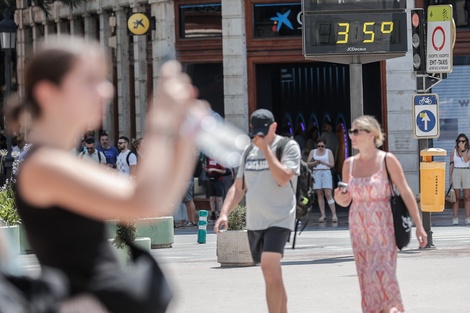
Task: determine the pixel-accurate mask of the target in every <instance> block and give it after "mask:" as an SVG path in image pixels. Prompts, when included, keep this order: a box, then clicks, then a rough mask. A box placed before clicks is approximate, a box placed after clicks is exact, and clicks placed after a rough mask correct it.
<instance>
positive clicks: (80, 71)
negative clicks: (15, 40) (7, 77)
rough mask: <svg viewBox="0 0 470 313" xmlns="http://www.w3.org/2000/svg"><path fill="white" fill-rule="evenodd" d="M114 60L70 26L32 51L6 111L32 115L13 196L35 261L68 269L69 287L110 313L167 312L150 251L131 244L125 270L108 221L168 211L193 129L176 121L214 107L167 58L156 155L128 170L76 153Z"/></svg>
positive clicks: (107, 89)
mask: <svg viewBox="0 0 470 313" xmlns="http://www.w3.org/2000/svg"><path fill="white" fill-rule="evenodd" d="M108 64H109V63H108V62H107V60H106V58H105V54H104V53H103V51H102V50H101V48H100V46H99V44H98V43H96V42H92V41H89V40H87V39H83V38H79V37H68V36H65V35H61V36H60V37H56V36H48V37H47V38H46V39H45V43H44V44H42V45H38V47H37V50H36V52H35V54H33V55H32V56H31V57H30V58H29V61H28V64H27V69H26V72H25V95H24V98H18V101H19V102H18V103H17V105H16V106H15V108H13V109H12V111H11V112H10V114H9V125H13V122H17V123H18V122H19V121H22V120H23V119H21V118H20V117H21V116H22V114H23V113H25V112H26V113H28V114H29V115H31V117H32V125H30V126H31V131H30V133H29V140H30V142H31V143H32V144H33V147H32V148H31V150H30V151H29V153H28V155H27V156H26V158H25V159H24V161H23V163H22V167H21V168H20V170H19V175H18V177H17V185H16V192H15V195H16V203H17V206H18V211H19V214H20V216H21V219H22V225H23V226H24V227H25V228H26V232H27V234H28V238H29V241H30V244H31V246H32V249H33V250H34V252H35V255H36V257H37V259H38V261H39V263H40V264H41V266H49V267H52V268H54V269H57V270H60V271H63V273H64V274H65V275H66V276H67V278H68V282H69V285H70V289H69V291H70V296H72V297H73V296H78V295H92V296H93V297H95V298H96V299H97V300H98V301H99V303H100V304H101V305H104V307H105V308H106V311H110V312H113V313H121V312H122V313H129V312H139V313H144V312H152V313H153V312H164V311H165V310H166V307H167V305H168V302H169V300H170V298H171V293H170V291H169V289H168V286H167V284H166V282H165V278H164V276H163V275H162V274H161V270H160V269H159V268H158V265H157V264H156V263H155V260H154V258H153V257H152V256H151V255H150V254H148V252H145V251H144V250H141V249H138V248H136V247H133V248H132V251H133V252H134V257H135V259H136V261H135V264H134V266H132V267H129V268H128V269H127V270H125V271H124V270H123V269H122V268H121V266H120V264H119V262H118V260H117V259H116V257H115V255H114V253H113V252H112V250H111V246H110V244H109V242H108V240H107V238H108V237H107V231H106V225H105V222H104V221H106V220H111V219H120V220H126V219H132V218H137V217H146V216H156V215H157V216H158V215H163V214H166V213H167V211H168V209H169V208H170V206H171V203H175V202H177V201H180V200H181V197H182V195H183V191H184V189H185V186H186V184H185V182H186V180H187V177H189V176H190V175H191V173H192V171H193V166H194V158H193V154H192V149H193V142H192V141H191V138H192V137H191V136H179V134H180V128H181V125H182V123H183V121H184V120H185V116H186V114H188V110H193V111H197V113H198V114H208V110H207V108H206V106H205V105H204V104H203V103H202V102H200V101H196V100H195V94H196V92H195V89H194V87H193V86H192V85H191V84H190V80H189V78H188V77H187V75H185V74H184V73H182V70H181V66H180V64H179V63H177V62H176V61H170V62H167V63H165V64H164V65H163V67H162V69H161V73H160V74H159V79H158V82H157V88H156V96H155V101H154V102H152V103H151V104H150V105H149V107H150V109H149V112H148V114H147V125H146V129H147V131H146V133H145V138H146V141H145V152H146V155H147V154H148V155H152V156H158V162H155V160H154V159H153V158H150V157H148V158H143V159H142V162H141V164H140V165H139V172H138V175H137V176H136V179H135V180H129V179H127V178H126V177H122V176H121V175H116V174H115V172H113V171H109V170H107V169H106V168H104V167H100V166H98V165H97V164H95V163H92V162H83V161H80V160H78V159H77V158H76V157H74V156H73V155H71V154H70V152H68V151H69V150H70V149H71V148H72V147H71V138H77V137H79V136H80V134H81V133H82V132H83V131H84V130H85V129H86V128H87V127H93V126H94V127H98V126H99V125H100V123H101V121H102V119H103V114H104V112H106V105H107V103H108V102H109V100H110V99H111V97H112V95H113V86H112V84H111V83H110V82H109V80H108V79H107V74H108V73H109V68H108V66H107V65H108ZM170 138H171V140H170ZM64 288H66V287H65V286H64ZM88 311H89V312H93V313H96V312H102V311H104V310H98V309H96V310H92V311H90V310H88Z"/></svg>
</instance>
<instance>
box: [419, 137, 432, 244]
mask: <svg viewBox="0 0 470 313" xmlns="http://www.w3.org/2000/svg"><path fill="white" fill-rule="evenodd" d="M429 141H430V139H419V140H418V146H419V151H421V150H424V149H428V148H430V147H429ZM418 155H419V154H418ZM418 158H419V157H418ZM420 161H421V160H420ZM420 192H421V190H420ZM421 216H422V218H423V228H424V231H425V232H426V234H427V235H428V244H427V245H426V247H425V248H426V249H429V248H435V246H434V243H433V240H432V230H431V212H422V211H421Z"/></svg>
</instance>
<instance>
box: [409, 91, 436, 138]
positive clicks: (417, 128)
mask: <svg viewBox="0 0 470 313" xmlns="http://www.w3.org/2000/svg"><path fill="white" fill-rule="evenodd" d="M413 116H414V121H413V124H414V127H413V129H414V136H415V138H418V139H421V138H423V139H424V138H439V133H440V129H439V128H440V127H439V96H438V95H437V94H432V93H430V94H417V95H415V96H414V97H413Z"/></svg>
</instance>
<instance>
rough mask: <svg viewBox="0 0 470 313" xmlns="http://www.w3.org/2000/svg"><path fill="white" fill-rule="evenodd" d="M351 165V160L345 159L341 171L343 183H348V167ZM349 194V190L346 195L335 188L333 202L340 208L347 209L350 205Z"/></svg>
mask: <svg viewBox="0 0 470 313" xmlns="http://www.w3.org/2000/svg"><path fill="white" fill-rule="evenodd" d="M350 164H351V158H347V159H346V161H344V163H343V170H342V177H343V182H345V183H348V182H349V167H350ZM351 200H352V198H351V194H350V193H349V190H348V192H347V193H343V191H342V190H341V188H336V189H335V201H336V203H338V204H339V205H341V206H342V207H347V206H348V205H349V204H350V203H351Z"/></svg>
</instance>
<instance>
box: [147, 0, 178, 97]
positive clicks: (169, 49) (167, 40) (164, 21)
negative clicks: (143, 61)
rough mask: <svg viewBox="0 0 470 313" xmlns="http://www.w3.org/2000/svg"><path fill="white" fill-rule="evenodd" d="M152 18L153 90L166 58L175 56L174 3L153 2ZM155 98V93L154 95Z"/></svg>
mask: <svg viewBox="0 0 470 313" xmlns="http://www.w3.org/2000/svg"><path fill="white" fill-rule="evenodd" d="M149 3H150V4H151V10H152V16H153V17H155V23H156V30H155V31H154V32H153V35H152V37H153V38H152V39H153V40H152V45H153V90H154V91H156V83H157V78H158V75H159V69H160V66H161V64H162V61H164V58H165V57H169V56H174V55H175V54H176V53H175V51H176V49H175V14H174V12H175V10H174V3H173V1H168V0H163V1H162V0H153V1H152V0H151V1H149ZM153 95H154V96H155V92H154V93H153Z"/></svg>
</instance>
